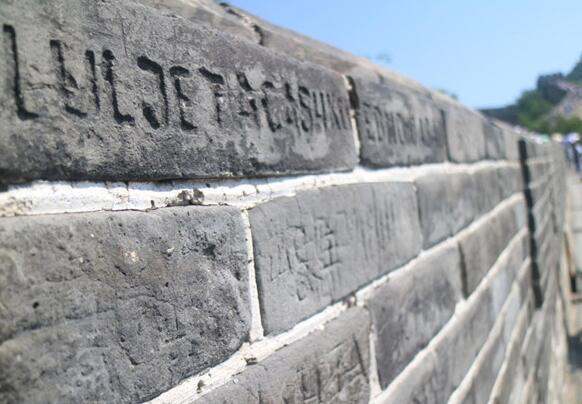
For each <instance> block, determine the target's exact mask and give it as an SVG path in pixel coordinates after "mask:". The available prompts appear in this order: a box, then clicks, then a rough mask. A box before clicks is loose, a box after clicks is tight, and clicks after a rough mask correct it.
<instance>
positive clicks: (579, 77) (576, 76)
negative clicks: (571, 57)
mask: <svg viewBox="0 0 582 404" xmlns="http://www.w3.org/2000/svg"><path fill="white" fill-rule="evenodd" d="M566 79H567V80H568V81H571V82H573V83H577V84H582V58H581V59H580V61H579V62H578V63H576V66H574V68H573V69H572V71H571V72H570V73H568V75H567V76H566Z"/></svg>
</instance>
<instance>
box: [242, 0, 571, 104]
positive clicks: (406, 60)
mask: <svg viewBox="0 0 582 404" xmlns="http://www.w3.org/2000/svg"><path fill="white" fill-rule="evenodd" d="M230 3H231V4H233V5H236V6H238V7H241V8H243V9H245V10H247V11H249V12H251V13H253V14H255V15H258V16H259V17H262V18H265V19H267V20H269V21H271V22H273V23H275V24H278V25H281V26H284V27H286V28H290V29H293V30H295V31H298V32H301V33H304V34H306V35H309V36H311V37H314V38H317V39H319V40H321V41H324V42H327V43H329V44H331V45H334V46H336V47H338V48H341V49H345V50H347V51H350V52H352V53H355V54H358V55H361V56H366V57H369V58H377V57H378V56H379V55H382V54H388V55H390V59H391V61H390V62H389V63H385V65H386V66H387V67H389V68H391V69H393V70H395V71H397V72H400V73H403V74H405V75H407V76H409V77H412V78H413V79H415V80H417V81H419V82H420V83H422V84H424V85H426V86H428V87H431V88H442V89H446V90H448V91H450V92H452V93H454V94H457V96H458V97H459V99H460V101H461V102H463V103H464V104H466V105H469V106H472V107H492V106H501V105H504V104H508V103H511V102H512V101H514V100H515V99H516V98H517V97H518V96H519V94H520V93H521V92H522V91H523V90H526V89H529V88H533V87H534V86H535V81H536V78H537V76H538V74H543V73H551V72H557V71H561V72H568V71H569V70H570V69H571V68H572V67H573V65H574V64H575V63H576V62H577V61H578V60H579V59H580V56H581V55H582V1H580V0H553V1H552V0H504V1H503V0H399V1H395V0H384V1H382V0H351V1H350V0H287V1H281V0H231V1H230Z"/></svg>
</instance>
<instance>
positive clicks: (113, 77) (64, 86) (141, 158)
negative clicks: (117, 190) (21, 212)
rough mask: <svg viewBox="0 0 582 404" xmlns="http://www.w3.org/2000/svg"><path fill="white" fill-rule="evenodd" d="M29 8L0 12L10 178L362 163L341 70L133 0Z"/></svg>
mask: <svg viewBox="0 0 582 404" xmlns="http://www.w3.org/2000/svg"><path fill="white" fill-rule="evenodd" d="M22 3H23V4H20V3H19V4H18V5H16V4H15V5H4V6H3V7H2V10H0V25H2V38H1V39H2V45H3V46H2V51H0V60H2V66H1V67H0V78H1V79H2V82H3V83H4V91H3V94H2V95H0V101H2V104H3V105H4V108H3V111H2V112H1V113H0V122H2V125H1V126H2V130H1V131H0V148H1V149H2V150H5V151H6V153H4V158H3V159H2V161H1V162H0V181H18V180H23V179H35V178H48V179H63V178H67V179H68V178H74V179H122V180H123V179H125V180H128V179H134V180H135V179H164V178H183V177H205V176H217V175H225V176H233V175H235V176H236V175H253V174H255V175H259V174H260V175H265V174H278V173H295V172H309V171H321V170H323V171H329V170H337V169H347V168H351V167H352V166H353V164H354V163H355V148H354V144H353V139H352V128H351V121H350V118H349V102H348V94H347V91H346V89H345V85H344V83H343V81H342V78H341V77H340V76H339V75H337V74H335V73H332V72H330V71H325V70H323V69H321V68H318V67H316V66H314V65H309V64H305V63H300V62H299V61H296V60H292V59H289V58H286V57H284V56H281V55H278V54H276V53H273V52H271V51H269V50H267V49H264V48H261V47H258V46H254V45H252V44H250V43H247V42H242V41H238V40H236V39H234V38H231V37H228V38H227V37H223V36H222V35H221V34H219V33H216V32H212V31H208V30H206V29H204V28H201V27H199V26H196V25H194V24H193V23H191V22H188V21H187V20H183V19H179V18H171V17H167V16H161V15H159V13H157V12H156V11H155V10H153V9H149V8H147V7H144V6H140V5H137V4H132V3H129V2H128V3H118V2H109V1H105V2H93V1H89V0H85V1H80V2H76V3H73V4H70V2H67V1H64V0H59V1H55V2H50V3H44V4H42V5H38V4H37V3H36V2H34V1H32V0H25V1H23V2H22ZM64 8H66V9H67V13H66V16H65V15H63V13H62V11H61V10H62V9H64ZM233 61H236V63H233ZM31 154H32V155H34V156H35V158H33V159H28V158H27V157H28V156H30V155H31ZM23 160H26V161H23ZM146 161H147V164H145V162H146Z"/></svg>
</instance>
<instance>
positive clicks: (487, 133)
mask: <svg viewBox="0 0 582 404" xmlns="http://www.w3.org/2000/svg"><path fill="white" fill-rule="evenodd" d="M483 136H484V137H485V157H486V158H488V159H490V160H499V159H503V158H505V138H504V136H503V129H502V128H501V127H499V126H498V125H497V123H496V122H494V121H492V120H491V119H484V120H483Z"/></svg>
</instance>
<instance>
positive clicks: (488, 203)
mask: <svg viewBox="0 0 582 404" xmlns="http://www.w3.org/2000/svg"><path fill="white" fill-rule="evenodd" d="M473 198H474V199H475V201H474V203H475V209H476V210H477V213H478V215H482V214H484V213H486V212H489V211H490V210H491V209H493V208H494V207H495V205H497V204H498V203H499V202H501V200H502V199H503V197H502V195H501V184H500V182H499V176H498V174H497V170H496V169H495V168H494V167H487V168H483V169H481V170H478V171H476V172H475V173H474V174H473Z"/></svg>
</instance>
